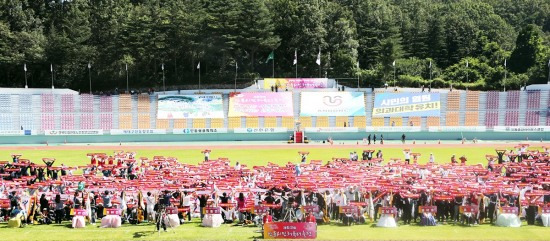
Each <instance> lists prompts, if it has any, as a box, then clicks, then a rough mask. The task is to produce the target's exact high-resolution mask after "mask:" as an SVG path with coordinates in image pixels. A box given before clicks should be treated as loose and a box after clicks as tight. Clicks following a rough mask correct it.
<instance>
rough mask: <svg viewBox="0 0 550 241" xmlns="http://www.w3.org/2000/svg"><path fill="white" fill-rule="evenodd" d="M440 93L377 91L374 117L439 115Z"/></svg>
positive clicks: (373, 111)
mask: <svg viewBox="0 0 550 241" xmlns="http://www.w3.org/2000/svg"><path fill="white" fill-rule="evenodd" d="M440 108H441V105H440V102H439V93H377V94H376V96H375V98H374V108H373V110H372V116H373V117H391V116H400V117H402V116H405V117H408V116H439V115H440V112H439V111H440Z"/></svg>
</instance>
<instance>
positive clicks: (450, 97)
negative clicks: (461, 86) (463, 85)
mask: <svg viewBox="0 0 550 241" xmlns="http://www.w3.org/2000/svg"><path fill="white" fill-rule="evenodd" d="M447 110H456V111H457V110H460V92H456V91H455V92H449V94H447Z"/></svg>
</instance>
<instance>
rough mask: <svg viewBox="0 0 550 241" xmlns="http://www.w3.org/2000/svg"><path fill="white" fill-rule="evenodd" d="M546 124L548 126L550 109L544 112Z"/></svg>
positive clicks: (549, 123)
mask: <svg viewBox="0 0 550 241" xmlns="http://www.w3.org/2000/svg"><path fill="white" fill-rule="evenodd" d="M546 125H547V126H550V110H549V111H547V112H546Z"/></svg>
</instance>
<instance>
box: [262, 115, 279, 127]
mask: <svg viewBox="0 0 550 241" xmlns="http://www.w3.org/2000/svg"><path fill="white" fill-rule="evenodd" d="M264 127H277V117H274V116H266V117H264Z"/></svg>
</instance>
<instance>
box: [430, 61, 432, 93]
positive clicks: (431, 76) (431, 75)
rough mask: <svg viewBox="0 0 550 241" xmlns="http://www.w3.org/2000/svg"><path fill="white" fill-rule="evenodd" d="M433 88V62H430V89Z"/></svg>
mask: <svg viewBox="0 0 550 241" xmlns="http://www.w3.org/2000/svg"><path fill="white" fill-rule="evenodd" d="M431 88H432V61H430V89H431Z"/></svg>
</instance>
